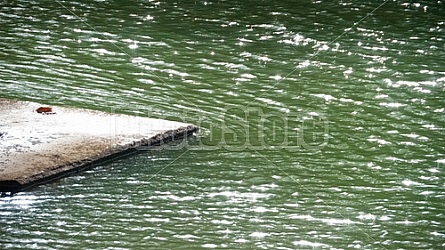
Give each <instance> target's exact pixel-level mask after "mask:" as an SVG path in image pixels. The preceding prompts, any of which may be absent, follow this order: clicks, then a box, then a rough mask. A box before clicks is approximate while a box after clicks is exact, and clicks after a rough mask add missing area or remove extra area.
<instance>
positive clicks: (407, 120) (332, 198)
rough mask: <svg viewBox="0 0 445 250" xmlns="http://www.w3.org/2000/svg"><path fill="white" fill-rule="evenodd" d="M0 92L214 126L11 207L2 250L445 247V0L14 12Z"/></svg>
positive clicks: (2, 206)
mask: <svg viewBox="0 0 445 250" xmlns="http://www.w3.org/2000/svg"><path fill="white" fill-rule="evenodd" d="M0 88H1V90H0V97H5V98H11V99H20V100H28V101H37V102H41V103H46V104H49V105H61V106H70V107H79V108H88V109H95V110H102V111H107V112H118V113H126V114H132V115H138V116H149V117H158V118H164V119H169V120H176V121H184V122H188V123H194V124H196V125H198V126H200V127H201V128H202V129H201V132H200V134H199V135H198V136H197V137H196V138H192V139H190V140H189V141H188V143H187V144H186V145H185V144H179V145H171V147H170V148H169V149H165V150H157V151H142V152H141V153H140V154H137V155H134V156H131V157H128V158H125V159H121V160H117V161H114V162H112V163H109V164H104V165H101V166H97V167H95V168H93V169H90V170H88V171H85V172H82V173H79V174H76V175H73V176H70V177H67V178H64V179H61V180H59V181H56V182H53V183H50V184H46V185H42V186H38V187H35V188H33V189H31V190H29V191H27V192H22V193H18V194H16V195H15V196H13V197H3V198H0V249H207V248H211V249H212V248H215V249H445V155H444V154H445V140H444V139H445V116H444V113H445V3H444V1H442V0H440V1H433V0H431V1H425V0H422V1H420V0H418V1H399V0H394V1H393V0H391V1H377V0H376V1H358V0H357V1H354V0H341V1H340V0H339V1H337V0H335V1H324V0H323V1H322V0H298V1H297V0H295V1H290V0H283V1H261V0H258V1H252V0H246V1H235V0H233V1H229V0H220V1H157V0H147V1H132V0H130V1H106V0H103V1H99V0H97V1H81V0H78V1H72V0H67V1H57V0H51V1H49V0H48V1H43V0H42V1H25V0H21V1H18V0H3V1H1V2H0Z"/></svg>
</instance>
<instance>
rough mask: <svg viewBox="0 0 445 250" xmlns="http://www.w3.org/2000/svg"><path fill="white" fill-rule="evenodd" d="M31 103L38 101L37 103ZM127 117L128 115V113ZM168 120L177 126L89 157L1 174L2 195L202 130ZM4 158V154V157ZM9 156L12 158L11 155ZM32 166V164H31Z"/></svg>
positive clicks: (23, 189) (180, 138)
mask: <svg viewBox="0 0 445 250" xmlns="http://www.w3.org/2000/svg"><path fill="white" fill-rule="evenodd" d="M5 100H6V99H2V98H0V101H3V103H5V102H6V101H5ZM7 102H8V103H11V102H12V103H14V104H15V103H20V104H22V103H26V105H29V104H30V103H31V102H21V101H14V100H7ZM31 104H33V105H36V104H35V103H31ZM61 109H62V108H61ZM92 115H93V116H94V115H95V113H93V114H92ZM110 115H111V114H110ZM43 116H45V115H43ZM119 117H120V116H119ZM2 118H3V117H2ZM7 118H8V117H7ZM124 118H125V119H126V118H127V117H124ZM38 119H40V118H38ZM141 119H144V118H141ZM125 121H126V120H125ZM143 121H145V120H143ZM150 121H151V120H150ZM165 122H166V123H171V124H170V125H172V126H173V127H175V126H177V128H176V129H169V130H166V131H163V132H160V133H157V134H156V135H154V136H150V135H148V136H140V137H139V138H133V139H132V140H131V141H129V142H128V143H123V144H118V145H116V146H113V147H110V148H109V150H106V151H99V153H97V154H94V155H89V156H88V157H82V158H78V159H76V160H73V161H70V162H64V163H63V164H58V165H51V166H48V167H47V168H46V169H44V170H41V171H36V172H32V171H31V172H28V173H27V174H24V175H23V176H21V175H19V176H18V177H15V178H9V179H8V178H6V177H5V178H1V176H0V196H5V195H8V193H9V195H13V194H15V193H18V192H22V191H27V190H29V189H30V188H32V187H35V186H37V185H42V184H45V183H49V182H52V181H55V180H58V179H61V178H63V177H66V176H68V175H71V174H73V173H78V172H80V171H83V170H86V169H90V168H92V167H94V166H97V165H100V164H104V163H108V162H111V161H114V160H117V159H121V158H123V157H127V156H130V155H133V154H136V153H138V152H143V151H146V150H150V149H158V148H160V147H162V146H164V144H166V143H169V142H172V141H178V140H183V142H186V140H187V138H189V137H192V136H193V135H194V134H195V133H196V132H198V131H199V128H198V127H197V126H195V125H192V124H184V123H182V124H181V123H176V122H169V121H165ZM0 125H1V124H0ZM180 125H181V126H180ZM0 132H2V133H7V131H6V132H5V131H0ZM0 146H1V145H0ZM167 146H168V145H167ZM6 157H7V156H6ZM3 159H5V158H4V157H3ZM6 159H7V160H9V159H8V158H6ZM29 168H32V166H31V167H29ZM0 174H1V173H0Z"/></svg>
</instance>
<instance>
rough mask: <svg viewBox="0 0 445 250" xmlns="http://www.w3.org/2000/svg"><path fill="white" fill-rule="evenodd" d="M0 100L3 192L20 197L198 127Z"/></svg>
mask: <svg viewBox="0 0 445 250" xmlns="http://www.w3.org/2000/svg"><path fill="white" fill-rule="evenodd" d="M41 106H46V105H42V104H38V103H33V102H22V101H15V100H9V99H2V98H0V109H1V110H2V112H1V113H0V192H18V191H22V190H24V189H26V188H28V187H31V186H33V185H37V184H40V183H43V182H47V181H49V180H52V179H55V178H60V177H61V176H63V175H66V174H67V173H70V172H73V171H78V170H80V169H82V168H85V167H88V166H91V165H92V164H97V163H100V162H103V161H107V160H112V159H114V158H116V157H121V156H123V155H125V154H129V153H132V152H136V151H137V150H136V148H137V147H139V146H151V145H156V144H159V143H162V142H166V141H171V140H175V139H179V138H185V137H187V136H190V135H191V134H193V133H194V132H196V131H197V130H198V128H197V127H196V126H194V125H190V124H184V123H179V122H173V121H166V120H159V119H152V118H144V117H134V116H128V115H119V114H110V113H103V112H98V111H92V110H85V109H74V108H63V107H54V106H53V107H52V111H53V112H55V114H39V113H37V112H36V111H35V110H36V109H37V108H39V107H41Z"/></svg>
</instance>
